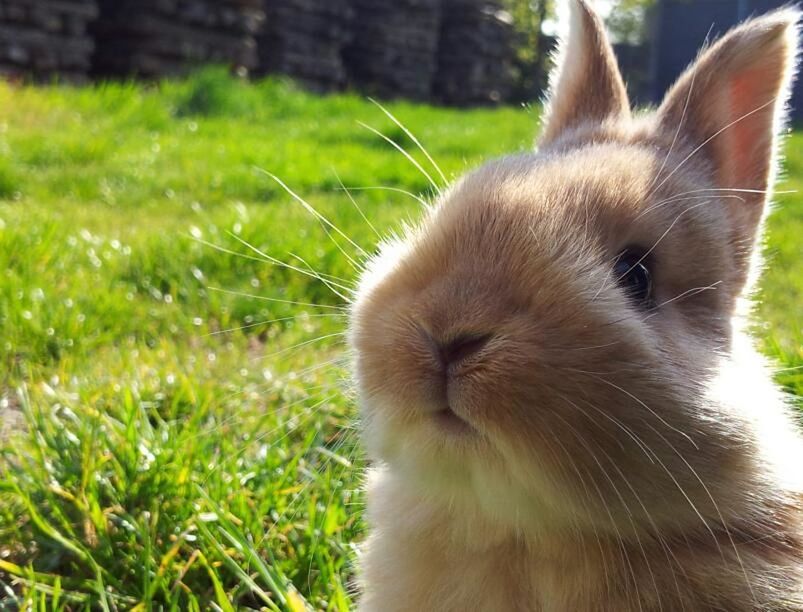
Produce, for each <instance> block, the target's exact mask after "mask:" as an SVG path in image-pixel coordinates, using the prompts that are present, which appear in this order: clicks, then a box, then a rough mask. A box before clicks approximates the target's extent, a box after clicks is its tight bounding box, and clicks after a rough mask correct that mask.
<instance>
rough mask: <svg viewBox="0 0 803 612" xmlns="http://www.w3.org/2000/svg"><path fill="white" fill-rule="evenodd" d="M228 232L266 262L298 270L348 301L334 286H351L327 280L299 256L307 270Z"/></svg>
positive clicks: (347, 288) (348, 288) (341, 287)
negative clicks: (269, 253)
mask: <svg viewBox="0 0 803 612" xmlns="http://www.w3.org/2000/svg"><path fill="white" fill-rule="evenodd" d="M228 234H229V235H230V236H231V237H232V238H234V239H235V240H236V241H238V242H239V243H240V244H242V245H244V246H245V247H247V248H249V249H251V250H252V251H253V252H254V253H256V254H257V255H259V256H260V257H263V258H264V259H265V261H266V262H267V263H272V264H274V265H276V266H280V267H282V268H287V269H288V270H292V271H293V272H298V273H299V274H303V275H304V276H309V277H311V278H314V279H316V280H319V281H321V282H322V283H323V284H324V285H326V286H327V287H328V288H329V289H330V290H331V291H332V292H333V293H334V294H335V295H336V296H337V297H339V298H341V299H342V300H345V301H348V299H347V298H345V297H344V296H343V295H342V294H341V293H340V292H339V291H337V289H335V287H337V288H340V289H342V290H344V291H349V290H350V289H351V287H347V286H346V285H343V284H342V283H338V282H336V281H331V280H327V279H325V278H323V277H322V276H321V275H320V274H318V273H317V272H315V270H313V269H312V267H311V266H310V265H309V264H307V262H306V261H304V260H302V259H301V258H300V257H298V259H300V260H301V261H302V262H303V263H304V264H306V265H307V267H308V268H309V270H305V269H303V268H299V267H298V266H294V265H292V264H289V263H287V262H284V261H281V260H280V259H276V258H275V257H273V256H271V255H268V254H267V253H265V252H264V251H262V250H260V249H258V248H257V247H255V246H254V245H252V244H250V243H249V242H248V241H247V240H243V239H242V238H240V237H239V236H237V235H235V234H233V233H231V232H228ZM291 255H292V254H291ZM335 278H336V277H335ZM338 280H341V281H342V280H344V279H338Z"/></svg>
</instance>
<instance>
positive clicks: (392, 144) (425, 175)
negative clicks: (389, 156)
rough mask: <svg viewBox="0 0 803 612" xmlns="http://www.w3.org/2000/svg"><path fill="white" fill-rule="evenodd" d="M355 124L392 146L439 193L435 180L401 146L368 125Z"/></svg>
mask: <svg viewBox="0 0 803 612" xmlns="http://www.w3.org/2000/svg"><path fill="white" fill-rule="evenodd" d="M357 124H358V125H360V127H363V128H365V129H366V130H369V131H371V132H373V133H374V134H376V135H377V136H379V137H380V138H381V139H382V140H384V141H385V142H387V143H388V144H389V145H390V146H392V147H393V148H394V149H396V150H397V151H398V152H399V153H401V154H402V155H404V157H405V158H406V159H407V161H409V162H410V163H411V164H412V165H413V166H415V168H416V169H417V170H418V171H419V172H420V173H421V174H423V175H424V177H425V178H426V179H427V180H428V181H429V182H430V184H431V185H432V187H433V188H434V189H435V192H436V193H440V192H441V189H440V187H439V186H438V184H437V183H436V182H435V180H434V179H433V178H432V177H431V176H430V174H429V172H427V171H426V170H424V168H423V167H422V166H421V164H419V163H418V161H417V160H416V159H415V158H414V157H413V156H412V155H410V154H409V153H408V152H407V151H405V150H404V147H402V146H401V145H399V144H398V143H396V141H394V140H393V139H392V138H388V137H387V136H385V135H384V134H383V133H382V132H380V131H379V130H377V129H376V128H373V127H371V126H370V125H368V124H366V123H363V122H362V121H358V122H357Z"/></svg>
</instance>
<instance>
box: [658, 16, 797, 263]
mask: <svg viewBox="0 0 803 612" xmlns="http://www.w3.org/2000/svg"><path fill="white" fill-rule="evenodd" d="M799 19H800V12H799V11H798V10H797V9H791V8H787V9H781V10H779V11H775V12H773V13H769V14H767V15H765V16H763V17H759V18H757V19H753V20H750V21H747V22H745V23H744V24H742V25H741V26H739V27H737V28H735V29H733V30H731V31H730V32H728V34H726V35H725V36H724V37H723V38H722V39H720V40H719V41H718V42H717V43H715V44H714V45H713V46H712V47H711V48H709V49H707V50H706V51H704V52H703V53H702V54H701V55H700V57H699V58H698V59H697V61H696V62H694V63H693V64H692V65H691V66H690V67H689V68H688V69H687V70H686V72H685V73H684V74H683V75H681V77H680V78H679V79H678V81H677V83H675V85H674V86H673V87H672V88H671V89H670V90H669V93H668V94H667V95H666V98H665V100H664V102H663V103H662V104H661V106H660V108H659V109H658V120H659V122H660V125H661V127H662V128H663V129H664V131H665V132H666V133H667V134H669V135H670V136H671V135H673V134H676V135H677V138H678V140H679V141H684V142H685V143H686V144H687V145H688V146H690V147H691V149H690V150H689V151H688V152H687V154H686V155H685V156H684V157H686V156H688V159H683V158H681V162H680V163H682V164H685V163H687V162H689V163H692V164H695V162H697V163H696V164H695V165H699V159H704V160H705V161H706V162H707V163H708V164H710V165H711V167H712V168H713V171H714V175H715V180H716V182H717V187H718V188H720V189H734V190H740V191H733V192H732V193H728V192H722V193H725V194H726V195H728V196H729V197H728V198H727V199H723V202H724V203H726V204H727V205H728V210H729V215H730V217H731V219H732V227H733V235H732V236H730V239H731V241H732V242H733V243H734V244H735V245H736V246H737V247H738V248H737V251H736V252H737V253H738V254H739V255H738V257H739V259H740V260H741V264H742V266H741V267H742V268H745V267H746V262H747V261H748V260H749V256H750V252H749V251H750V250H751V249H750V248H749V247H751V246H752V245H753V244H754V241H755V239H756V236H757V233H758V228H759V225H760V221H761V218H762V213H763V211H764V207H765V206H764V205H765V202H766V201H767V191H768V190H769V189H771V187H772V181H773V179H774V172H775V154H776V146H777V140H778V139H777V135H778V132H779V130H780V128H781V127H782V124H783V120H784V110H785V104H786V101H787V99H788V97H789V92H790V84H791V80H792V77H793V73H794V67H795V56H796V49H797V23H798V21H799ZM697 156H699V159H698V158H697ZM675 167H676V166H675ZM673 171H674V167H672V166H671V165H667V167H666V169H665V171H664V172H663V174H664V176H666V175H668V174H669V173H671V172H673ZM662 180H664V179H663V178H662V177H658V181H659V182H661V181H662ZM742 190H747V191H742ZM730 196H738V197H730ZM745 246H747V247H748V248H747V249H745V248H744V247H745ZM742 272H744V273H746V271H745V270H744V269H743V270H742Z"/></svg>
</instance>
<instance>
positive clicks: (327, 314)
mask: <svg viewBox="0 0 803 612" xmlns="http://www.w3.org/2000/svg"><path fill="white" fill-rule="evenodd" d="M301 316H304V317H309V318H313V317H315V318H318V317H334V318H344V317H345V316H346V315H344V314H342V313H339V312H331V313H330V312H323V313H314V314H307V313H304V314H297V315H293V316H290V317H280V318H278V319H265V320H261V321H255V322H253V323H247V324H245V325H239V326H237V327H228V328H226V329H218V330H216V331H213V332H209V333H208V334H202V335H201V336H200V337H201V338H207V337H209V336H219V335H221V334H229V333H232V332H237V331H242V330H244V329H251V328H252V327H259V326H260V325H271V324H273V323H284V322H285V321H294V320H295V319H298V318H299V317H301Z"/></svg>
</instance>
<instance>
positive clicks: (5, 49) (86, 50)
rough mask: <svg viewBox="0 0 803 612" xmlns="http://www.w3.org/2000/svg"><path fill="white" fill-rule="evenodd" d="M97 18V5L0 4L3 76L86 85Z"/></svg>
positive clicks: (52, 0) (82, 1) (51, 1)
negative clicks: (92, 25) (90, 28)
mask: <svg viewBox="0 0 803 612" xmlns="http://www.w3.org/2000/svg"><path fill="white" fill-rule="evenodd" d="M97 13H98V6H97V2H96V1H95V0H0V73H2V74H7V75H10V76H12V77H22V76H27V75H34V76H35V77H36V78H37V79H39V80H48V79H51V78H54V77H56V76H58V77H59V78H62V79H67V80H82V79H84V78H85V77H86V74H87V72H88V71H89V68H90V62H91V57H92V50H93V48H94V45H93V41H92V38H91V37H90V36H89V34H88V32H87V25H88V24H89V22H90V21H92V20H94V19H95V17H96V16H97Z"/></svg>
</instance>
